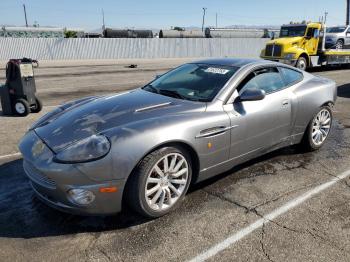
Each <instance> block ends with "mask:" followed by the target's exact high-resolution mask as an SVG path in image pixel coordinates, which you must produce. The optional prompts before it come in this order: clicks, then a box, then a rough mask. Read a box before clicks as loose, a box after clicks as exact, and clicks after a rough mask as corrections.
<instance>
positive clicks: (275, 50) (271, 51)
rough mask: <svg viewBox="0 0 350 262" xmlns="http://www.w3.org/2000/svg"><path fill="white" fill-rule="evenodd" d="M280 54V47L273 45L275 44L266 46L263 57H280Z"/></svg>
mask: <svg viewBox="0 0 350 262" xmlns="http://www.w3.org/2000/svg"><path fill="white" fill-rule="evenodd" d="M281 54H282V46H281V45H275V44H272V45H271V44H270V45H266V49H265V56H277V57H280V56H281Z"/></svg>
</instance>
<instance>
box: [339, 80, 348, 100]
mask: <svg viewBox="0 0 350 262" xmlns="http://www.w3.org/2000/svg"><path fill="white" fill-rule="evenodd" d="M338 97H344V98H350V83H347V84H344V85H341V86H338Z"/></svg>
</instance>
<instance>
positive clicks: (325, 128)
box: [312, 109, 332, 146]
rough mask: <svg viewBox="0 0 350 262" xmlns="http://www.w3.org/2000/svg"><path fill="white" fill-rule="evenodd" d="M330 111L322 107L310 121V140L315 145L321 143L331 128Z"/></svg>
mask: <svg viewBox="0 0 350 262" xmlns="http://www.w3.org/2000/svg"><path fill="white" fill-rule="evenodd" d="M331 121H332V116H331V113H330V112H329V111H328V110H326V109H322V110H321V111H320V112H319V113H318V114H317V115H316V117H315V119H314V121H313V123H312V142H313V143H314V144H315V145H318V146H319V145H321V144H322V143H323V142H324V141H325V140H326V138H327V136H328V134H329V131H330V129H331Z"/></svg>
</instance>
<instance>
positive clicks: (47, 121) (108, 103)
mask: <svg viewBox="0 0 350 262" xmlns="http://www.w3.org/2000/svg"><path fill="white" fill-rule="evenodd" d="M205 108H206V103H201V102H192V101H187V100H181V99H175V98H172V97H167V96H163V95H159V94H154V93H151V92H147V91H144V90H142V89H136V90H133V91H130V92H125V93H121V94H116V95H110V96H104V97H95V98H87V99H82V100H79V101H78V102H77V103H74V102H73V103H69V104H68V106H67V105H63V106H62V107H60V108H58V109H56V110H54V111H53V112H51V113H48V115H47V116H44V117H43V118H42V119H41V120H39V121H38V122H37V123H36V124H35V125H34V127H33V128H32V129H34V130H35V132H36V133H37V135H38V136H39V137H40V138H41V139H42V140H43V141H44V142H45V143H46V145H47V146H49V147H50V148H51V150H53V151H54V152H56V153H57V152H59V151H61V150H62V149H64V148H66V147H68V146H69V145H71V144H73V143H76V142H77V141H79V140H82V139H84V138H86V137H89V136H91V135H93V134H101V133H104V131H107V130H109V129H111V128H115V127H120V126H123V125H127V124H130V123H135V122H138V121H142V120H144V119H146V118H147V119H150V118H159V117H167V116H170V115H174V114H182V113H189V112H193V111H204V110H205Z"/></svg>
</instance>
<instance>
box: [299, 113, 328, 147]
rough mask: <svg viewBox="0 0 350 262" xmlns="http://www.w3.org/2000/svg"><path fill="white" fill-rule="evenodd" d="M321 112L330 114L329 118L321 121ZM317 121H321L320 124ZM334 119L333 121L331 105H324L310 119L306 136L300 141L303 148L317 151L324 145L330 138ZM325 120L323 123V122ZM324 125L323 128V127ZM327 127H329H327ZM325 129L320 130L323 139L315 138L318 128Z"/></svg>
mask: <svg viewBox="0 0 350 262" xmlns="http://www.w3.org/2000/svg"><path fill="white" fill-rule="evenodd" d="M321 112H325V115H324V116H326V115H329V120H326V119H325V120H324V121H319V120H320V119H321V117H320V114H321ZM317 121H319V122H320V124H317ZM332 121H333V114H332V110H331V108H330V107H329V106H322V107H321V108H320V109H319V110H318V112H317V113H316V114H315V116H314V117H313V118H312V120H311V121H310V123H309V125H308V126H307V128H306V131H305V133H304V137H303V139H302V141H301V143H300V146H301V148H302V149H303V150H304V151H315V150H317V149H319V148H321V147H322V146H323V144H324V143H325V141H326V140H327V138H328V135H329V133H330V131H331V127H332ZM322 122H323V124H322ZM322 126H323V128H322ZM325 127H327V129H326V128H325ZM321 129H322V130H323V131H324V132H325V133H324V132H322V131H320V132H321V133H319V134H322V140H320V141H319V142H317V139H316V138H315V135H314V134H315V133H318V132H316V130H321Z"/></svg>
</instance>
